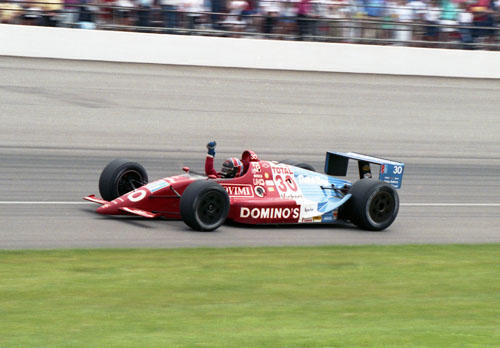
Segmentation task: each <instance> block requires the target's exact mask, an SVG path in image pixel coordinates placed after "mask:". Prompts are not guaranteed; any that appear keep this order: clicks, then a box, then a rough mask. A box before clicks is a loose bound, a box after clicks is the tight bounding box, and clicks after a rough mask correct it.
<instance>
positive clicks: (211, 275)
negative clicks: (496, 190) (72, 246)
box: [0, 244, 500, 348]
mask: <svg viewBox="0 0 500 348" xmlns="http://www.w3.org/2000/svg"><path fill="white" fill-rule="evenodd" d="M0 347H2V348H4V347H22V348H24V347H169V348H170V347H217V348H219V347H220V348H224V347H231V348H233V347H236V348H242V347H259V348H262V347H272V348H278V347H290V348H294V347H384V348H392V347H394V348H396V347H397V348H402V347H439V348H443V347H445V348H452V347H478V348H479V347H481V348H483V347H500V245H498V244H493V245H449V246H361V247H319V248H233V249H173V250H61V251H3V252H0Z"/></svg>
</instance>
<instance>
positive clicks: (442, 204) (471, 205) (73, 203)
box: [0, 201, 500, 207]
mask: <svg viewBox="0 0 500 348" xmlns="http://www.w3.org/2000/svg"><path fill="white" fill-rule="evenodd" d="M0 204H3V205H82V204H94V205H96V203H93V202H75V201H72V202H63V201H0ZM400 205H401V206H406V207H500V203H401V204H400Z"/></svg>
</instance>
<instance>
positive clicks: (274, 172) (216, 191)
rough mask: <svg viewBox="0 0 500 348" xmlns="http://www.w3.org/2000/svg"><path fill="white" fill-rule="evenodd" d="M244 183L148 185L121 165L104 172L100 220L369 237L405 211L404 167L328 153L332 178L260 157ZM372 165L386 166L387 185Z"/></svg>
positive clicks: (211, 178)
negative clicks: (355, 177)
mask: <svg viewBox="0 0 500 348" xmlns="http://www.w3.org/2000/svg"><path fill="white" fill-rule="evenodd" d="M349 159H353V160H356V161H358V168H359V174H360V178H361V180H359V181H356V182H355V183H354V184H353V183H351V182H350V181H347V180H342V179H338V178H336V177H334V176H333V175H335V176H345V175H346V173H347V165H348V162H349ZM241 163H243V170H242V174H241V175H240V176H239V177H236V178H220V177H217V176H215V175H204V174H198V173H194V172H192V171H190V169H189V168H187V167H184V168H183V170H184V172H185V173H183V174H180V175H176V176H172V177H167V178H163V179H159V180H156V181H153V182H149V183H148V176H147V173H146V170H145V169H144V167H143V166H142V165H140V164H139V163H136V162H130V161H127V160H122V159H117V160H114V161H112V162H111V163H109V164H108V165H107V166H106V167H105V168H104V170H103V171H102V173H101V176H100V179H99V191H100V193H101V196H102V199H99V198H97V197H95V196H94V195H90V196H88V197H85V198H84V199H86V200H88V201H92V202H95V203H99V204H101V207H99V208H98V209H97V212H98V213H100V214H108V215H138V216H142V217H145V218H157V217H163V218H166V219H182V220H183V221H184V222H185V223H186V224H187V225H188V226H190V227H191V228H193V229H195V230H198V231H213V230H215V229H217V228H218V227H219V226H221V225H222V224H223V223H224V221H225V220H226V219H230V220H233V221H235V222H239V223H245V224H296V223H335V222H338V221H350V222H352V223H354V224H355V225H357V226H358V227H360V228H363V229H367V230H377V231H378V230H383V229H385V228H387V227H388V226H389V225H391V224H392V222H393V221H394V219H395V218H396V216H397V213H398V209H399V197H398V194H397V192H396V190H395V189H398V188H400V186H401V182H402V177H403V170H404V164H403V163H400V162H395V161H389V160H384V159H380V158H375V157H371V156H365V155H360V154H356V153H340V152H327V154H326V161H325V173H326V174H323V173H318V172H316V171H315V170H314V168H313V167H312V166H310V165H309V164H307V163H299V162H297V161H282V162H276V161H264V160H260V159H259V158H258V156H257V155H256V154H255V153H254V152H252V151H248V150H247V151H245V152H243V154H242V156H241ZM370 164H375V165H379V166H380V170H379V180H376V179H373V178H371V176H372V174H371V168H370Z"/></svg>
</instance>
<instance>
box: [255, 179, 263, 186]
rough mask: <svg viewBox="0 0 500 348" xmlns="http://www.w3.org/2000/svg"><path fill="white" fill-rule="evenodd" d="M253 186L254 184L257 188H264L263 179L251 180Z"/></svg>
mask: <svg viewBox="0 0 500 348" xmlns="http://www.w3.org/2000/svg"><path fill="white" fill-rule="evenodd" d="M253 184H254V185H255V186H257V185H261V186H264V185H265V182H264V179H259V178H253Z"/></svg>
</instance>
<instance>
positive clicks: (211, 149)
mask: <svg viewBox="0 0 500 348" xmlns="http://www.w3.org/2000/svg"><path fill="white" fill-rule="evenodd" d="M215 145H217V143H216V142H215V141H211V142H209V143H208V144H207V149H208V154H209V155H211V156H215Z"/></svg>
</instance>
